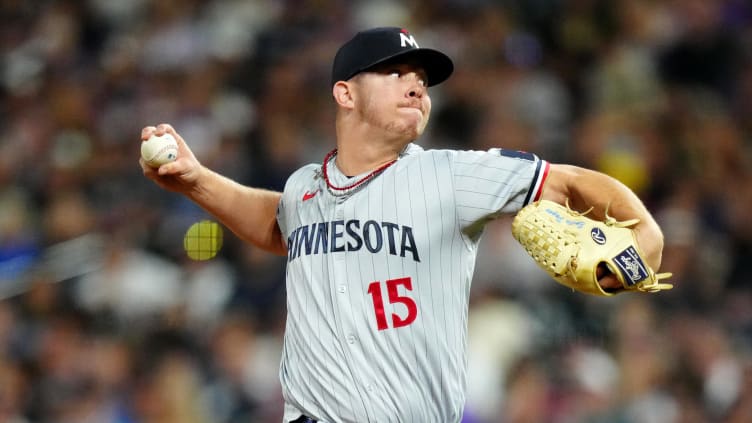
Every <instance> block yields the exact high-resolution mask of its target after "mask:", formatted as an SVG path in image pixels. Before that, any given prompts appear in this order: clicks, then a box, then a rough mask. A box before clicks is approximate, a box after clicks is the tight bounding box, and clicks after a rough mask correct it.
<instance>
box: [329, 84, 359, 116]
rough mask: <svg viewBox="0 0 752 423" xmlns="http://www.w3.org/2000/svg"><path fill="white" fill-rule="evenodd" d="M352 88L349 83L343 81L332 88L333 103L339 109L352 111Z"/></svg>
mask: <svg viewBox="0 0 752 423" xmlns="http://www.w3.org/2000/svg"><path fill="white" fill-rule="evenodd" d="M352 88H353V87H352V86H351V84H350V83H349V82H345V81H338V82H337V83H336V84H334V86H333V87H332V96H333V97H334V101H336V102H337V105H338V106H340V107H344V108H346V109H352V108H353V104H354V101H353V91H352Z"/></svg>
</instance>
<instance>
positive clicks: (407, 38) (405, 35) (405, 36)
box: [400, 29, 420, 48]
mask: <svg viewBox="0 0 752 423" xmlns="http://www.w3.org/2000/svg"><path fill="white" fill-rule="evenodd" d="M400 45H401V46H402V47H407V46H408V45H410V47H413V48H420V46H419V45H418V42H417V41H415V38H414V37H413V35H412V34H410V33H409V32H407V30H405V29H403V30H402V31H400Z"/></svg>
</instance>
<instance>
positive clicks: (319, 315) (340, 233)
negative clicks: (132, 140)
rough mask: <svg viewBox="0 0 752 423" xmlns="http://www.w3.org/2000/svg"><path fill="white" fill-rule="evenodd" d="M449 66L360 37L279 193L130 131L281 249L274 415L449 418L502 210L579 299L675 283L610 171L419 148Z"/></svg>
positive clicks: (168, 172)
mask: <svg viewBox="0 0 752 423" xmlns="http://www.w3.org/2000/svg"><path fill="white" fill-rule="evenodd" d="M452 71H453V63H452V60H451V59H450V58H449V57H448V56H447V55H445V54H444V53H441V52H439V51H437V50H433V49H427V48H422V47H420V46H419V45H418V42H417V40H416V38H415V37H414V36H413V35H412V34H411V33H409V32H408V31H406V30H404V29H400V28H391V27H388V28H374V29H370V30H366V31H362V32H359V33H357V34H356V35H355V36H354V37H353V38H352V39H350V40H349V41H347V42H346V43H344V44H343V45H342V47H341V48H340V49H339V50H338V51H337V53H336V56H335V57H334V62H333V66H332V80H331V89H332V97H333V100H334V102H335V104H336V107H337V115H336V122H335V125H336V135H337V139H336V148H334V149H333V150H332V151H331V152H330V153H329V154H327V155H326V157H324V158H323V159H322V160H321V161H320V162H318V163H313V164H309V165H307V166H304V167H302V168H301V169H299V170H297V171H296V172H294V173H293V174H292V175H291V176H290V177H289V179H288V181H287V183H286V185H285V189H284V192H283V193H277V192H271V191H266V190H262V189H256V188H250V187H246V186H242V185H240V184H238V183H236V182H234V181H232V180H229V179H227V178H225V177H223V176H220V175H219V174H217V173H215V172H213V171H211V170H210V169H208V168H206V167H204V166H202V165H201V164H200V163H199V162H198V161H197V160H196V158H195V156H194V155H193V153H192V152H191V150H190V149H189V147H188V145H187V144H186V142H185V140H183V138H182V137H180V135H179V134H178V133H177V132H176V131H175V130H174V128H172V127H171V126H170V125H168V124H160V125H158V126H147V127H145V128H144V129H143V131H142V133H141V139H142V140H146V139H148V138H149V137H150V136H152V135H154V134H157V135H161V134H164V133H169V134H172V135H173V136H174V137H175V138H176V139H177V140H178V143H179V157H178V159H177V160H176V161H174V162H171V163H168V164H164V165H162V166H160V167H159V168H158V169H153V168H151V167H149V166H147V165H146V164H145V163H143V162H142V163H141V166H142V168H143V171H144V174H145V175H146V176H147V177H149V178H151V179H153V180H154V181H155V182H156V183H157V184H159V185H160V186H162V187H164V188H166V189H169V190H172V191H175V192H179V193H181V194H184V195H186V196H188V197H189V198H190V199H192V200H193V201H195V202H196V203H197V204H199V205H200V206H202V207H203V208H204V209H206V210H207V211H208V212H210V213H211V214H213V215H214V216H216V217H217V218H218V219H219V220H220V221H221V222H223V224H224V225H226V226H227V227H228V228H229V229H231V230H232V231H234V232H235V233H236V234H237V235H238V236H239V237H240V238H242V239H244V240H246V241H248V242H250V243H252V244H254V245H256V246H258V247H260V248H264V249H265V250H268V251H272V252H275V253H278V254H280V255H284V256H286V257H287V270H286V280H287V282H286V284H287V321H286V329H285V336H284V351H283V355H282V357H281V364H280V372H279V375H280V379H281V382H282V387H283V394H284V398H285V410H284V421H285V422H330V423H335V422H337V423H339V422H359V423H364V422H379V423H382V422H394V423H397V422H403V423H404V422H426V423H428V422H459V421H460V420H461V418H462V412H463V407H464V403H465V388H466V386H465V385H466V344H467V316H468V301H469V292H470V281H471V279H472V275H473V268H474V264H475V257H476V253H477V248H478V241H479V238H480V236H481V234H482V233H483V229H484V227H485V225H486V224H488V223H489V222H491V221H492V220H494V219H495V218H497V217H498V216H500V215H504V214H517V213H518V212H519V211H520V210H524V211H525V212H524V213H520V216H519V219H518V220H516V222H515V229H514V233H515V237H516V238H517V239H518V240H519V241H520V243H521V244H523V245H524V246H525V248H526V249H527V250H528V251H529V252H530V254H531V255H532V256H533V258H534V259H535V260H536V261H537V262H538V263H539V264H540V265H541V267H543V268H544V269H546V270H547V271H549V273H550V274H551V275H552V277H553V278H554V279H556V280H557V281H559V282H561V283H565V284H567V285H568V286H571V287H573V288H574V289H577V290H579V291H582V292H586V293H591V294H598V295H613V294H615V293H617V292H621V291H628V290H635V291H644V292H655V291H658V290H661V289H667V288H668V287H670V285H668V284H665V283H659V282H658V280H659V279H662V278H665V277H666V275H665V274H656V273H655V272H654V269H655V270H657V269H658V268H659V267H660V264H661V251H662V248H663V237H662V234H661V230H660V228H659V227H658V225H657V224H656V222H655V221H654V219H653V218H652V217H651V215H650V213H649V212H648V211H647V210H646V208H645V207H644V205H643V204H642V202H641V201H640V200H639V199H638V197H637V196H636V195H635V194H634V193H633V192H632V191H630V190H629V189H628V188H627V187H625V186H624V185H623V184H621V183H620V182H618V181H616V180H614V179H613V178H610V177H608V176H606V175H604V174H601V173H597V172H594V171H590V170H587V169H583V168H579V167H574V166H567V165H560V164H551V163H549V162H547V161H545V160H542V159H540V158H539V157H537V156H536V155H533V154H529V153H526V152H519V151H510V150H505V149H503V148H493V149H490V150H488V151H456V150H424V149H423V148H421V147H420V146H419V145H417V144H415V143H414V142H415V141H416V140H417V139H418V138H419V137H420V135H421V134H422V133H423V132H424V130H425V128H426V124H427V123H428V118H429V116H430V114H431V97H430V95H429V93H430V87H432V86H434V85H436V84H439V83H441V82H442V81H444V80H446V79H447V78H448V77H449V76H450V75H451V74H452ZM500 142H501V140H500ZM588 209H589V212H588V214H587V216H585V215H583V213H582V212H584V211H586V210H588ZM574 210H578V212H575V211H574ZM599 225H600V226H599ZM562 239H563V240H564V241H562Z"/></svg>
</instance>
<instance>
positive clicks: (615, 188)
mask: <svg viewBox="0 0 752 423" xmlns="http://www.w3.org/2000/svg"><path fill="white" fill-rule="evenodd" d="M541 199H543V200H550V201H553V202H556V203H559V204H565V203H566V202H567V200H568V201H569V206H570V207H571V208H572V209H573V210H576V211H580V212H583V211H585V210H587V209H589V208H590V207H593V210H592V211H591V212H590V213H588V216H589V217H591V218H593V219H597V220H604V219H605V216H606V211H608V215H609V216H611V217H613V218H615V219H616V220H619V221H623V220H629V219H634V218H637V219H640V222H639V223H638V224H637V225H635V226H634V228H633V229H634V232H635V236H636V238H637V244H638V245H639V246H640V248H641V249H642V252H643V253H644V254H645V257H644V259H645V261H646V262H647V264H648V265H649V266H650V267H652V268H653V269H655V270H656V271H657V270H658V269H659V268H660V265H661V256H662V253H663V232H661V228H660V227H659V226H658V224H657V223H656V221H655V219H653V216H652V215H651V214H650V212H649V211H648V209H647V208H646V207H645V205H644V204H643V203H642V201H641V200H640V198H639V197H638V196H637V195H636V194H635V193H634V192H633V191H632V190H630V189H629V188H628V187H627V186H626V185H624V184H623V183H621V182H619V181H618V180H617V179H614V178H612V177H611V176H608V175H606V174H603V173H600V172H596V171H593V170H589V169H585V168H581V167H577V166H571V165H561V164H556V165H555V164H551V169H550V171H549V174H548V178H547V179H546V182H545V184H544V186H543V192H542V194H541Z"/></svg>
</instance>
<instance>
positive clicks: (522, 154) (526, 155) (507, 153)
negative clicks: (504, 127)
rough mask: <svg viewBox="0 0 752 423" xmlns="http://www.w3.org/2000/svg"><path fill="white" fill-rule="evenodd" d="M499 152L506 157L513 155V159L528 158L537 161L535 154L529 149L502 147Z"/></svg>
mask: <svg viewBox="0 0 752 423" xmlns="http://www.w3.org/2000/svg"><path fill="white" fill-rule="evenodd" d="M499 154H500V155H502V156H504V157H511V158H513V159H522V160H527V161H529V162H534V161H535V154H533V153H528V152H527V151H519V150H507V149H505V148H500V149H499Z"/></svg>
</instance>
